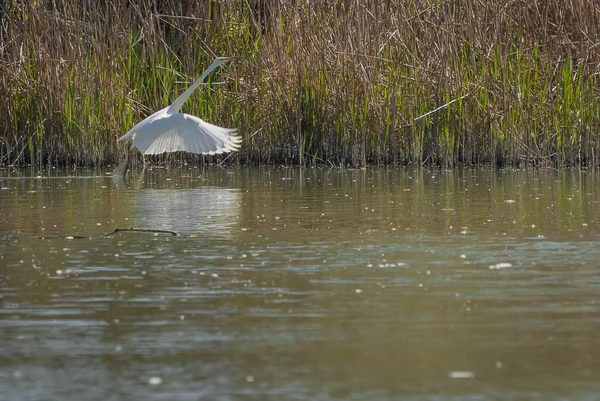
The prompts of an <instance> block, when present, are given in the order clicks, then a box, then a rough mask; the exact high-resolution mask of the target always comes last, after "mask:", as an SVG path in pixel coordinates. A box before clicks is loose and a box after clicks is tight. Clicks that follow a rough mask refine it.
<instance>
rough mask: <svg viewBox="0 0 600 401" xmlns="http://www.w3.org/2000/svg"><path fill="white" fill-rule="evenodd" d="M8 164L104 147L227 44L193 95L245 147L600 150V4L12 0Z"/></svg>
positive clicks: (192, 106)
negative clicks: (219, 65) (225, 63)
mask: <svg viewBox="0 0 600 401" xmlns="http://www.w3.org/2000/svg"><path fill="white" fill-rule="evenodd" d="M0 13H1V14H0V72H1V78H0V96H1V97H2V99H3V103H4V106H3V107H2V108H0V161H1V164H4V165H7V164H35V165H90V164H94V165H98V164H106V163H112V162H114V161H116V160H117V159H118V158H120V157H122V155H123V154H124V152H125V149H124V148H123V146H122V145H121V144H118V143H117V142H116V139H117V138H118V137H119V136H120V135H122V134H123V133H125V132H126V131H127V130H128V129H129V128H131V127H132V126H133V125H134V124H135V123H136V122H137V121H138V120H140V119H141V118H143V117H145V116H147V115H148V114H150V113H151V112H152V111H154V110H158V109H159V108H161V107H164V105H166V104H168V103H170V102H171V101H172V100H173V99H175V97H176V96H177V95H178V94H179V93H181V91H183V90H185V88H186V87H187V85H188V83H190V82H191V81H193V80H194V79H195V78H196V77H197V76H198V75H199V74H200V73H201V72H202V71H203V69H204V68H205V67H206V66H207V65H208V64H209V63H210V62H211V61H212V58H213V57H214V56H215V55H221V56H232V55H236V56H239V58H238V59H237V60H236V61H235V62H234V63H233V64H231V65H230V66H229V67H228V68H226V69H224V70H222V71H220V72H219V73H218V74H216V75H214V76H213V77H212V79H211V81H212V83H211V84H210V85H208V88H209V89H208V90H207V89H206V87H205V88H204V89H201V90H198V91H197V92H196V94H195V95H194V96H193V98H192V100H191V101H188V103H186V105H185V106H184V111H186V112H188V113H191V114H195V115H198V116H200V117H201V118H204V119H206V120H208V121H210V122H212V123H215V124H218V125H222V126H229V127H238V128H239V129H240V133H241V135H242V136H243V139H244V144H243V148H242V150H241V151H240V152H239V153H237V154H235V155H232V156H230V157H229V158H228V160H227V161H228V162H232V163H248V164H258V163H284V164H312V163H317V164H326V165H336V166H337V165H350V166H360V165H366V164H414V165H423V164H427V165H439V166H444V167H450V166H455V165H460V164H465V165H473V164H481V163H492V164H500V165H514V166H520V165H524V164H528V165H542V164H545V165H554V166H560V165H584V166H597V165H598V164H599V163H600V159H599V153H598V152H599V151H600V99H599V98H600V78H599V77H598V74H599V73H600V29H598V27H600V5H599V4H598V3H597V2H591V1H584V0H576V1H570V2H550V1H542V0H534V1H530V2H514V1H511V0H500V1H483V2H480V1H475V0H440V1H429V0H422V1H402V0H387V1H379V0H358V1H332V2H327V1H322V2H315V1H308V0H280V1H265V0H247V1H236V0H206V1H200V2H198V1H192V0H179V1H175V0H166V1H161V2H156V1H150V0H103V1H99V2H96V1H92V0H55V1H38V0H27V1H25V0H19V1H18V0H5V1H4V5H3V6H2V8H1V9H0Z"/></svg>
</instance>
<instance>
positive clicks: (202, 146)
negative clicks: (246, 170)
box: [117, 57, 242, 176]
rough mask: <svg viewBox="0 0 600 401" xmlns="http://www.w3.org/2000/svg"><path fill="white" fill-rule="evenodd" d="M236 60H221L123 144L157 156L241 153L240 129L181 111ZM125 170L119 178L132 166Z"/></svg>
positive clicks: (217, 60)
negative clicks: (220, 69) (217, 70)
mask: <svg viewBox="0 0 600 401" xmlns="http://www.w3.org/2000/svg"><path fill="white" fill-rule="evenodd" d="M232 58H233V57H217V58H216V59H215V60H214V61H213V62H212V64H211V65H210V66H209V67H208V68H207V69H206V71H204V73H203V74H202V75H201V76H200V78H198V80H197V81H196V82H194V83H193V84H192V86H190V87H189V88H188V89H187V90H186V91H185V92H183V93H182V94H181V96H179V97H178V98H177V99H176V100H175V101H174V102H173V103H172V104H171V105H170V106H167V107H165V108H164V109H162V110H159V111H157V112H156V113H154V114H152V115H151V116H149V117H146V118H145V119H144V120H142V121H140V122H139V123H138V124H137V125H136V126H135V127H133V128H132V129H131V130H129V132H128V133H126V134H125V135H123V136H122V137H120V138H119V141H131V146H132V147H135V148H137V149H138V150H139V151H140V152H142V154H144V155H157V154H162V153H165V152H189V153H198V154H203V155H214V154H221V153H225V152H235V151H236V150H239V148H240V144H241V142H242V138H241V137H240V136H238V135H236V134H237V129H231V128H222V127H218V126H216V125H212V124H209V123H207V122H206V121H204V120H201V119H200V118H198V117H194V116H192V115H189V114H185V113H181V112H180V111H179V110H180V109H181V106H183V103H185V101H186V100H187V99H188V98H189V97H190V96H191V95H192V92H194V90H195V89H196V88H197V87H198V86H199V85H200V84H201V83H202V81H204V79H206V77H207V76H208V74H210V73H211V72H212V71H213V70H214V69H215V68H217V67H218V66H220V65H221V64H223V63H225V62H227V61H229V60H231V59H232ZM127 160H129V158H128V159H127ZM124 163H125V162H124ZM122 164H123V163H122ZM119 167H121V166H119ZM119 167H117V170H119ZM123 167H124V168H125V171H122V173H119V175H123V176H124V175H125V172H126V171H127V167H128V166H123ZM121 168H122V167H121Z"/></svg>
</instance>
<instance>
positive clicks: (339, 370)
mask: <svg viewBox="0 0 600 401" xmlns="http://www.w3.org/2000/svg"><path fill="white" fill-rule="evenodd" d="M0 173H1V174H0V175H2V178H0V187H1V188H2V189H0V205H1V209H0V306H1V309H0V338H1V341H0V360H1V363H0V399H2V400H82V399H84V400H135V399H138V400H142V399H143V400H203V399H206V400H237V399H249V400H282V399H285V400H334V399H336V400H365V399H370V400H397V399H403V400H404V399H406V400H421V399H432V400H446V399H450V400H451V399H456V400H484V399H485V400H487V399H538V400H560V399H570V400H572V399H579V400H597V399H600V384H599V383H600V382H599V381H598V379H599V378H600V373H599V372H600V358H598V356H599V351H598V350H600V336H599V335H598V333H600V307H599V302H600V299H599V295H600V290H599V288H600V270H599V269H598V267H599V266H600V203H599V200H600V174H599V173H598V172H592V171H589V172H586V171H575V170H565V171H553V170H540V171H538V170H535V171H531V170H529V171H509V170H506V171H492V170H485V169H480V170H460V171H437V170H434V171H429V170H417V171H411V170H404V169H398V170H397V169H389V170H386V169H368V170H364V171H363V170H350V171H348V170H337V169H333V170H324V169H302V170H299V169H286V168H261V169H246V168H240V169H232V170H227V169H199V168H179V169H166V170H165V169H153V170H151V171H147V172H146V174H145V175H144V176H136V175H134V176H133V177H132V179H131V180H130V181H128V182H127V183H123V182H115V181H113V179H112V178H111V177H110V176H103V175H102V174H101V173H98V172H89V171H88V172H57V171H51V172H50V173H51V174H50V175H51V177H45V178H41V177H40V178H36V176H37V175H38V174H39V173H37V172H36V173H32V172H30V171H20V172H14V171H8V170H2V171H0ZM42 175H44V176H47V175H48V172H44V173H42ZM65 176H68V177H65ZM117 227H118V228H128V227H138V228H153V229H162V230H172V231H176V232H178V233H179V234H180V235H179V236H177V237H173V236H170V235H167V234H156V235H155V234H152V233H145V232H124V233H117V234H113V235H111V236H107V237H104V236H103V234H104V233H107V232H110V231H111V230H113V229H114V228H117ZM70 236H72V237H75V238H70ZM78 236H81V237H91V238H77V237H78Z"/></svg>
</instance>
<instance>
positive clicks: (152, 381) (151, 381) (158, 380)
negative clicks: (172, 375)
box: [148, 376, 162, 386]
mask: <svg viewBox="0 0 600 401" xmlns="http://www.w3.org/2000/svg"><path fill="white" fill-rule="evenodd" d="M148 384H150V385H151V386H158V385H159V384H162V379H161V378H160V377H158V376H153V377H151V378H149V379H148Z"/></svg>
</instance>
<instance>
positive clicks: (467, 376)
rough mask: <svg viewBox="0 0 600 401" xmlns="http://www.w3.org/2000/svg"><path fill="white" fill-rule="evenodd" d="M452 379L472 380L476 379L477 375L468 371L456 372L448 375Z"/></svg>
mask: <svg viewBox="0 0 600 401" xmlns="http://www.w3.org/2000/svg"><path fill="white" fill-rule="evenodd" d="M448 377H449V378H450V379H472V378H473V377H475V373H473V372H468V371H454V372H450V373H448Z"/></svg>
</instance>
